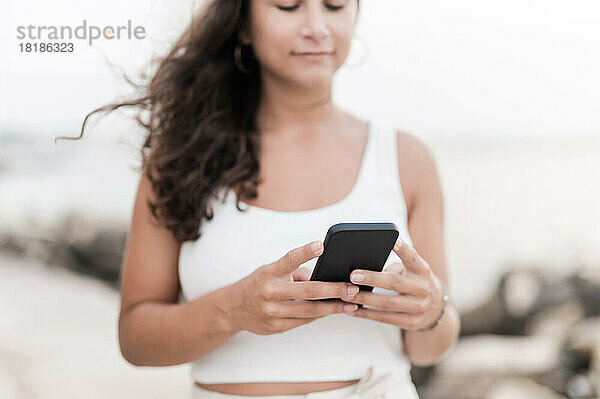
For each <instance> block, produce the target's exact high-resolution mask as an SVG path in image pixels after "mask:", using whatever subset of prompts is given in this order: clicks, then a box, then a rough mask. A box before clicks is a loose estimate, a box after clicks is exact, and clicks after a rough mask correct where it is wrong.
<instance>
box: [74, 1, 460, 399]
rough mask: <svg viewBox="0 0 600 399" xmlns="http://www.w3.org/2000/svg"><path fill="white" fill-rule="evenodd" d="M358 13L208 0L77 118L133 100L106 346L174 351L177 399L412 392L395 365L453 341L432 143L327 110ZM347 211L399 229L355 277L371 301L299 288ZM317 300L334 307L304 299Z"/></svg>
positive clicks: (167, 355)
mask: <svg viewBox="0 0 600 399" xmlns="http://www.w3.org/2000/svg"><path fill="white" fill-rule="evenodd" d="M381 6H383V5H381ZM358 13H359V0H214V1H210V0H209V1H208V2H207V3H206V4H205V5H204V7H203V8H202V10H201V11H200V12H199V13H198V15H197V16H196V18H195V19H194V21H193V22H192V23H191V25H190V26H189V27H188V28H187V30H186V31H185V32H184V34H183V35H182V36H181V37H180V39H179V40H178V41H177V42H176V43H175V45H174V46H173V48H172V50H171V51H170V52H169V54H168V55H167V56H166V57H165V58H164V59H163V60H162V61H161V63H160V65H159V67H158V69H157V70H156V72H155V73H154V75H153V77H152V80H151V82H150V84H149V85H148V86H147V87H146V91H145V92H144V94H143V95H142V96H141V97H140V98H138V99H136V100H134V101H130V102H124V103H119V104H112V105H109V106H105V107H102V108H99V109H98V110H95V111H93V112H92V113H94V112H98V111H107V110H114V109H116V108H118V107H121V106H129V107H138V108H140V110H141V111H143V112H141V114H140V116H139V117H138V121H139V122H140V123H141V124H142V125H143V126H145V128H146V129H147V132H148V136H147V137H146V140H145V143H144V147H143V148H142V156H143V158H142V159H143V162H142V170H143V173H142V176H141V180H140V183H139V187H138V192H137V197H136V200H135V205H134V211H133V217H132V221H131V229H130V232H129V236H128V240H127V247H126V253H125V257H124V260H123V270H122V288H121V290H122V291H121V292H122V306H121V312H120V319H119V338H120V346H121V350H122V353H123V356H124V357H125V358H126V359H127V360H128V361H129V362H131V363H132V364H135V365H144V366H168V365H176V364H182V363H188V362H191V363H192V377H193V379H194V381H195V384H194V388H193V395H194V397H197V398H238V397H256V396H268V397H273V398H298V397H310V398H349V397H352V398H356V397H369V398H374V397H384V398H400V397H402V398H416V397H417V394H416V391H415V388H414V385H413V384H412V382H411V379H410V374H409V371H410V364H411V362H412V363H413V364H416V365H422V366H423V365H430V364H433V363H435V362H436V361H437V360H438V359H439V358H440V357H441V356H442V355H443V354H444V353H445V352H446V351H447V349H448V348H450V347H451V346H452V344H453V343H454V342H455V341H456V339H457V336H458V331H459V324H460V322H459V317H458V313H457V311H456V310H455V308H454V307H453V306H452V304H451V303H448V300H447V299H448V296H447V295H445V290H444V287H445V286H446V287H447V271H446V265H445V255H444V229H443V219H444V218H443V200H442V192H441V187H440V181H439V178H438V173H437V170H436V165H435V162H434V159H433V157H432V154H431V152H430V151H429V150H428V149H427V148H426V147H425V145H424V144H423V143H422V142H421V141H420V140H418V139H417V138H416V137H414V136H412V135H410V134H407V133H403V132H397V131H395V130H394V129H391V128H389V127H386V126H384V125H382V124H380V123H378V122H377V121H364V120H361V119H359V118H357V117H355V116H353V115H351V114H349V113H348V112H345V111H343V110H341V109H340V108H338V107H337V106H336V105H335V104H334V103H333V101H332V97H331V91H332V82H333V77H334V74H335V72H336V71H337V70H338V69H339V68H340V67H341V66H342V64H343V63H344V62H345V60H346V58H347V55H348V52H349V50H350V43H351V40H352V37H353V34H354V28H355V24H356V20H357V16H358ZM368 101H376V99H370V100H368ZM379 101H385V99H380V100H379ZM146 111H147V112H146ZM92 113H90V114H92ZM89 116H90V115H88V117H89ZM86 120H87V117H86ZM84 127H85V121H84V126H83V127H82V133H83V128H84ZM80 137H81V136H80ZM347 221H367V222H369V221H387V222H390V221H391V222H394V223H396V224H397V225H398V226H399V228H400V239H399V240H398V242H397V244H396V246H395V247H394V251H393V252H392V253H391V256H390V257H389V259H388V261H387V262H386V265H385V268H384V271H382V272H371V271H364V272H363V273H362V280H359V274H360V273H356V272H355V273H353V276H352V277H353V280H352V282H353V283H358V282H360V284H365V285H370V286H373V287H375V288H374V289H373V292H361V293H358V294H355V292H356V290H357V287H356V286H355V285H354V284H352V283H327V282H317V281H308V280H309V276H310V273H311V271H312V267H314V264H315V262H316V258H317V257H318V256H319V254H320V253H321V252H322V250H323V248H322V242H321V241H320V240H321V239H322V238H323V237H324V235H325V232H326V231H327V229H328V228H329V227H330V226H331V225H332V224H335V223H338V222H347ZM314 244H316V245H314ZM400 261H401V262H400ZM301 265H304V266H302V267H300V266H301ZM311 266H312V267H311ZM353 290H354V291H353ZM446 293H447V291H446ZM320 298H337V299H338V300H336V301H307V299H320ZM357 304H364V305H368V306H366V307H362V308H358V307H357ZM442 316H443V317H442Z"/></svg>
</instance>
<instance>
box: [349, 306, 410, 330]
mask: <svg viewBox="0 0 600 399" xmlns="http://www.w3.org/2000/svg"><path fill="white" fill-rule="evenodd" d="M348 315H351V316H354V317H362V318H365V319H371V320H376V321H380V322H382V323H387V324H393V325H395V326H398V327H400V328H404V329H406V330H414V329H416V328H418V326H419V321H420V320H419V318H418V317H417V316H414V315H411V314H406V313H400V312H392V311H389V310H377V309H369V308H358V310H356V311H354V312H351V313H348Z"/></svg>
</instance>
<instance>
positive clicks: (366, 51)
mask: <svg viewBox="0 0 600 399" xmlns="http://www.w3.org/2000/svg"><path fill="white" fill-rule="evenodd" d="M352 40H353V41H354V40H356V41H357V42H360V43H362V44H361V46H362V47H363V51H362V56H361V58H360V60H359V61H358V62H352V63H348V62H347V63H346V66H349V67H353V68H355V67H359V66H361V65H362V64H364V62H365V61H366V59H367V56H368V55H369V47H368V46H367V42H365V40H364V39H363V38H361V37H360V36H358V35H356V34H355V35H354V36H353V37H352ZM351 48H354V46H351Z"/></svg>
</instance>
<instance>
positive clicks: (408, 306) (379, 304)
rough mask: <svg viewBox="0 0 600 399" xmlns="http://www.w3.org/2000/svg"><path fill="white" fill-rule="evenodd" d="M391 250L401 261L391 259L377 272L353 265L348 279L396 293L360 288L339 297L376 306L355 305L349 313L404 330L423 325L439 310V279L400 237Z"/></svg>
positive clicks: (418, 327) (440, 291)
mask: <svg viewBox="0 0 600 399" xmlns="http://www.w3.org/2000/svg"><path fill="white" fill-rule="evenodd" d="M394 252H395V253H396V254H398V256H399V257H400V259H402V263H400V262H395V263H393V264H391V265H390V266H389V267H388V268H387V269H386V270H384V271H381V272H375V271H371V270H364V269H356V270H354V271H353V272H352V274H351V276H350V281H351V282H352V283H354V284H359V285H369V286H372V287H381V288H384V289H387V290H391V291H395V292H396V293H397V294H380V293H373V292H368V291H360V292H359V293H358V294H356V296H354V297H353V298H350V297H344V298H342V300H343V301H345V302H351V303H357V304H363V305H369V306H372V307H374V308H377V309H370V308H358V309H357V310H355V311H354V312H351V313H350V314H351V315H353V316H356V317H364V318H367V319H372V320H376V321H381V322H383V323H388V324H393V325H396V326H398V327H400V328H403V329H405V330H418V329H420V328H427V327H429V326H431V325H432V324H433V323H435V322H436V321H437V320H438V318H439V317H440V314H441V313H442V308H443V306H444V303H443V288H442V284H441V281H440V280H439V278H438V277H436V275H435V274H434V273H433V271H432V270H431V267H430V266H429V264H428V263H427V262H426V261H425V259H423V258H422V257H421V255H419V253H418V252H417V251H416V250H415V249H414V248H412V247H411V246H409V245H408V244H407V243H405V242H403V241H402V240H401V239H400V238H399V239H398V241H397V242H396V244H395V245H394ZM403 265H404V266H403ZM359 275H363V279H362V280H358V279H357V277H358V276H359Z"/></svg>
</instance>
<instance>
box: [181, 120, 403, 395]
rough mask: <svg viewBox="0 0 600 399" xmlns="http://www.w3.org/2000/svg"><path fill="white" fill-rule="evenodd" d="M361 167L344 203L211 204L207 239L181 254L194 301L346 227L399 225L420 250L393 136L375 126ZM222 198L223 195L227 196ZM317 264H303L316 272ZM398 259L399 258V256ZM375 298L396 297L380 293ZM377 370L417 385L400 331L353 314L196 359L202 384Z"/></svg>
mask: <svg viewBox="0 0 600 399" xmlns="http://www.w3.org/2000/svg"><path fill="white" fill-rule="evenodd" d="M369 126H370V129H369V138H368V140H367V146H366V149H365V152H364V155H363V159H362V164H361V169H360V171H359V175H358V178H357V180H356V181H355V184H354V186H353V188H352V190H351V191H350V193H349V194H348V195H347V196H346V197H344V198H343V199H342V200H341V201H338V202H336V203H333V204H330V205H327V206H324V207H321V208H316V209H310V210H303V211H298V212H288V211H276V210H270V209H266V208H259V207H255V206H251V205H248V204H246V203H240V208H242V209H247V210H246V211H245V212H240V211H238V210H237V209H236V206H235V193H234V192H233V191H231V190H229V191H227V192H224V193H222V195H223V196H224V197H225V202H221V201H220V200H213V202H212V206H213V211H214V218H213V219H212V220H210V221H207V220H204V221H203V223H202V226H201V233H202V235H201V237H200V238H199V239H198V240H196V241H185V242H184V243H182V246H181V251H180V257H179V279H180V284H181V290H182V292H181V294H182V298H183V300H185V301H189V300H193V299H194V298H197V297H199V296H201V295H204V294H206V293H208V292H210V291H213V290H216V289H218V288H220V287H223V286H225V285H229V284H233V283H235V282H236V281H238V280H240V279H241V278H244V277H245V276H247V275H248V274H250V273H252V272H253V271H254V270H255V269H257V268H258V267H260V266H262V265H264V264H267V263H271V262H273V261H275V260H277V259H279V258H280V257H282V256H283V255H284V254H285V253H286V252H287V251H288V250H290V249H293V248H296V247H299V246H301V245H304V244H307V243H309V242H310V241H313V240H324V239H325V234H326V232H327V230H328V229H329V227H330V226H331V225H333V224H335V223H341V222H393V223H395V224H396V225H397V226H398V228H399V230H400V237H401V238H403V239H404V240H405V241H406V242H408V243H409V244H411V245H412V240H411V238H410V235H409V233H408V228H407V209H406V203H405V201H404V195H403V192H402V186H401V184H400V180H399V178H398V158H397V157H398V154H397V150H396V149H397V144H396V134H395V130H394V129H393V128H391V127H386V126H383V125H380V124H379V123H374V122H373V121H371V122H370V125H369ZM220 198H222V197H220ZM316 260H317V259H316V258H314V259H311V260H310V261H308V262H306V263H305V264H304V265H302V266H306V267H309V268H310V270H311V271H312V269H313V268H314V266H315V263H316ZM391 262H401V260H400V258H399V257H398V255H396V253H395V252H394V251H392V252H391V253H390V256H389V257H388V259H387V261H386V263H385V265H384V269H385V268H386V267H387V266H388V265H389V264H390V263H391ZM373 292H381V293H391V292H390V291H388V290H385V289H382V288H379V287H375V288H374V289H373ZM370 365H374V366H376V367H387V368H391V369H396V370H398V369H400V371H403V372H404V373H405V374H406V378H407V379H408V380H409V381H410V374H409V373H410V363H409V361H408V359H407V358H406V357H405V354H404V350H403V345H402V336H401V334H400V330H399V328H398V327H396V326H393V325H391V324H385V323H382V322H377V321H374V320H370V319H364V318H360V317H353V316H350V315H346V314H332V315H327V316H325V317H322V318H319V319H317V320H315V321H313V322H311V323H308V324H304V325H302V326H299V327H296V328H293V329H291V330H288V331H286V332H284V333H281V334H272V335H259V334H254V333H251V332H248V331H241V332H238V333H237V334H236V335H234V336H233V337H232V338H231V339H230V340H229V341H227V342H226V343H225V344H223V345H221V346H219V347H218V348H216V349H215V350H213V351H211V352H210V353H208V354H206V355H204V356H202V357H201V358H199V359H197V360H195V361H194V362H192V368H191V372H192V378H193V379H194V380H195V381H197V382H200V383H205V384H211V383H234V382H265V381H290V382H292V381H334V380H350V379H358V378H361V376H363V375H364V374H365V372H366V371H367V369H368V367H369V366H370Z"/></svg>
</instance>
